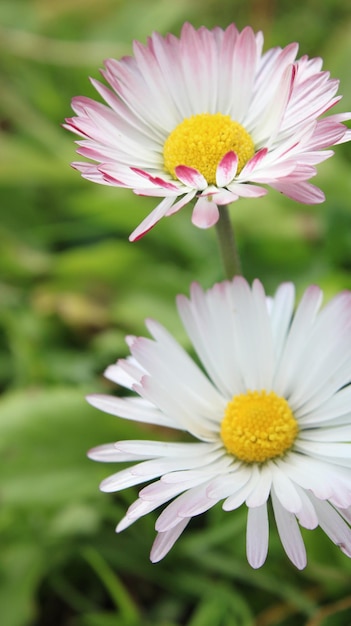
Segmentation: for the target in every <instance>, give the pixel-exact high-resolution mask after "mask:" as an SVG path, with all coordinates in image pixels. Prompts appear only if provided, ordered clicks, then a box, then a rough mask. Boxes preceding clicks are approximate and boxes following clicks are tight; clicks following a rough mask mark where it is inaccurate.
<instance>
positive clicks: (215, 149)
mask: <svg viewBox="0 0 351 626" xmlns="http://www.w3.org/2000/svg"><path fill="white" fill-rule="evenodd" d="M227 152H235V153H236V154H237V156H238V170H237V173H239V172H240V171H241V170H242V169H243V167H244V165H245V163H247V161H248V160H249V159H250V158H251V157H252V156H253V155H254V153H255V146H254V142H253V141H252V138H251V136H250V135H249V133H248V132H247V131H246V130H245V128H243V127H242V126H241V124H239V123H238V122H233V120H232V119H231V118H230V116H229V115H222V113H214V114H211V113H200V114H199V115H192V116H191V117H188V118H185V119H184V120H183V121H182V122H181V123H180V124H178V126H176V128H175V129H174V130H172V132H171V133H170V135H168V137H167V139H166V141H165V144H164V147H163V158H164V166H165V169H166V170H167V172H169V173H170V174H171V175H172V176H173V178H177V175H176V173H175V168H176V167H177V166H178V165H186V166H187V167H193V168H195V169H196V170H198V171H199V172H200V173H201V174H202V175H203V176H204V177H205V178H206V180H207V182H208V184H210V185H213V184H215V183H216V170H217V166H218V164H219V162H220V161H221V159H222V158H223V157H224V155H225V154H227Z"/></svg>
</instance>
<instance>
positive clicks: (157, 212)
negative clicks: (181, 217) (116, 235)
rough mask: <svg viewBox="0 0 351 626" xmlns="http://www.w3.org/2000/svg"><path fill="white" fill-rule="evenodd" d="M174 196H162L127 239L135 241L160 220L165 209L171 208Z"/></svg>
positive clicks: (164, 213) (165, 211)
mask: <svg viewBox="0 0 351 626" xmlns="http://www.w3.org/2000/svg"><path fill="white" fill-rule="evenodd" d="M173 201H174V198H173V197H171V198H164V199H163V200H162V202H161V203H160V204H159V205H158V206H157V207H156V209H154V210H153V211H151V213H150V214H149V215H148V216H147V217H146V218H145V219H144V220H143V221H142V222H141V224H139V226H138V227H137V228H136V229H135V230H134V231H133V232H132V234H131V235H130V236H129V241H137V240H138V239H140V238H141V237H143V236H144V235H146V233H148V232H149V230H151V228H153V226H155V224H157V222H159V221H160V219H161V218H162V217H164V216H165V215H166V213H167V211H168V210H169V209H170V208H171V206H172V204H173Z"/></svg>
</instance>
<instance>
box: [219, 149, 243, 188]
mask: <svg viewBox="0 0 351 626" xmlns="http://www.w3.org/2000/svg"><path fill="white" fill-rule="evenodd" d="M237 169H238V155H237V154H235V152H227V154H225V155H224V157H223V158H222V159H221V161H220V162H219V164H218V167H217V171H216V185H217V187H226V186H227V185H228V184H229V183H230V182H231V181H232V180H233V178H234V176H235V174H236V171H237Z"/></svg>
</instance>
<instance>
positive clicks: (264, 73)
mask: <svg viewBox="0 0 351 626" xmlns="http://www.w3.org/2000/svg"><path fill="white" fill-rule="evenodd" d="M262 46H263V36H262V33H261V32H259V33H257V34H255V33H254V32H253V30H252V29H251V28H250V27H247V28H245V29H244V30H243V31H242V32H239V31H238V30H237V28H236V27H235V25H234V24H231V25H230V26H229V27H228V28H227V29H226V30H222V29H221V28H214V29H213V30H208V29H207V28H204V27H202V28H200V29H199V30H195V29H194V28H193V27H192V26H191V25H190V24H185V25H184V26H183V29H182V31H181V35H180V37H179V39H178V38H177V37H175V36H173V35H167V36H166V37H162V36H161V35H160V34H158V33H154V34H153V35H152V36H151V37H150V38H149V39H148V42H147V44H146V45H142V44H141V43H139V42H135V43H134V56H132V57H130V56H128V57H124V58H122V59H121V60H120V61H116V60H114V59H108V60H107V61H106V63H105V69H104V70H103V71H102V74H103V76H104V78H105V80H106V81H107V83H109V85H110V86H111V89H108V88H107V87H106V86H105V85H103V84H101V83H100V82H98V81H96V80H92V83H93V85H94V86H95V88H96V89H97V91H98V92H99V93H100V95H101V96H102V98H103V99H104V100H105V102H106V103H107V105H105V104H101V103H98V102H96V101H95V100H92V99H90V98H85V97H77V98H74V99H73V102H72V108H73V110H74V112H75V113H76V117H72V118H69V119H67V120H66V124H65V127H66V128H68V129H69V130H71V131H73V132H74V133H76V134H78V135H79V136H80V137H83V140H82V141H78V145H79V148H78V150H77V152H78V154H80V155H82V156H84V157H86V158H88V159H90V160H91V162H78V163H73V164H72V165H73V167H75V168H76V169H77V170H79V171H80V172H81V174H82V176H83V177H85V178H87V179H89V180H92V181H93V182H97V183H102V184H106V185H113V186H117V187H127V188H130V189H133V191H134V192H135V193H136V194H139V195H146V196H156V197H160V198H162V200H161V202H160V204H158V206H157V207H156V208H155V209H154V210H153V211H152V212H151V213H150V215H148V217H146V219H145V220H144V221H143V222H142V223H141V224H140V225H139V226H138V227H137V228H136V229H135V230H134V232H133V233H132V235H131V236H130V240H131V241H133V240H136V239H138V238H140V237H142V236H143V235H144V234H145V233H146V232H147V231H149V230H150V229H151V228H152V227H153V226H154V225H155V224H156V223H157V222H158V221H159V220H160V219H161V218H162V217H164V216H168V215H172V214H173V213H175V212H176V211H179V210H180V209H181V208H182V207H184V206H185V205H186V204H188V203H189V202H191V201H192V200H195V205H194V209H193V214H192V221H193V223H194V224H195V225H196V226H198V227H200V228H208V227H210V226H212V225H214V224H215V223H216V222H217V220H218V218H219V209H218V207H219V206H220V205H227V204H230V203H231V202H233V201H235V200H237V199H238V198H240V197H252V198H255V197H256V198H257V197H259V196H262V195H264V194H265V193H266V189H265V188H264V187H262V185H269V186H270V187H274V188H275V189H277V190H278V191H280V192H281V193H283V194H285V195H286V196H289V197H290V198H293V199H294V200H297V201H298V202H303V203H307V204H315V203H319V202H323V200H324V194H323V193H322V191H321V190H320V189H318V188H317V187H315V186H314V185H311V184H310V183H309V182H307V181H308V180H309V179H310V178H311V177H312V176H314V175H315V173H316V169H315V166H316V164H317V163H320V162H321V161H323V160H325V159H327V158H328V157H330V156H331V155H332V154H333V152H332V151H331V150H324V148H328V147H330V146H332V145H334V144H338V143H341V142H343V141H347V140H349V139H350V136H351V135H350V132H351V131H348V130H347V128H346V127H345V126H344V124H343V123H342V122H343V121H345V120H347V119H350V114H347V113H345V114H335V115H330V116H328V117H321V116H322V115H323V114H324V113H326V111H328V110H329V109H331V108H332V107H333V106H334V105H335V104H337V102H338V101H339V100H340V98H341V96H336V92H337V89H338V81H337V80H334V79H331V78H330V76H329V73H328V72H325V71H322V69H321V68H322V60H321V59H319V58H315V59H309V58H308V57H307V56H303V57H302V58H301V59H299V60H296V54H297V50H298V45H297V44H296V43H292V44H290V45H288V46H286V47H285V48H283V49H282V48H278V47H277V48H273V49H271V50H268V51H267V52H265V53H263V52H262ZM94 162H95V163H94Z"/></svg>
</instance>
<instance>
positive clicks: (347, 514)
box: [89, 277, 351, 568]
mask: <svg viewBox="0 0 351 626" xmlns="http://www.w3.org/2000/svg"><path fill="white" fill-rule="evenodd" d="M294 299H295V297H294V287H293V285H292V284H290V283H286V284H282V285H281V286H280V287H279V289H278V290H277V292H276V294H275V296H274V297H273V298H267V297H266V295H265V292H264V289H263V287H262V285H261V283H260V282H259V281H255V282H254V283H253V286H252V288H250V286H249V285H248V284H247V282H246V281H245V280H244V279H243V278H242V277H236V278H234V280H233V281H231V282H228V281H226V282H222V283H220V284H217V285H215V286H214V287H213V288H212V289H210V290H209V291H207V292H205V291H203V290H202V288H201V287H200V286H199V285H197V284H194V285H193V286H192V288H191V297H190V299H187V298H186V297H184V296H179V297H178V308H179V313H180V316H181V319H182V321H183V324H184V326H185V329H186V331H187V333H188V335H189V338H190V340H191V342H192V344H193V347H194V349H195V351H196V353H197V355H198V357H199V359H200V361H201V363H202V366H203V369H200V367H199V366H198V365H197V364H196V363H195V362H194V361H193V360H192V359H191V358H190V356H189V355H188V354H187V353H186V352H185V351H184V349H183V348H182V347H181V346H180V345H179V344H178V343H177V341H176V340H175V339H174V338H173V337H172V336H171V335H170V334H169V333H168V332H167V331H166V330H165V328H164V327H163V326H161V325H160V324H158V323H157V322H155V321H152V320H148V322H147V328H148V330H149V332H150V333H151V335H152V337H153V339H146V338H143V337H138V338H135V337H129V338H128V345H129V346H130V351H131V356H130V357H128V358H127V359H125V360H119V361H118V362H117V364H115V365H112V366H110V367H108V369H107V371H106V376H107V378H109V379H111V380H113V381H114V382H116V383H117V384H119V385H122V386H123V387H126V388H128V389H132V390H133V391H135V392H136V393H137V394H139V397H124V398H116V397H110V396H108V395H93V396H90V397H89V402H90V403H91V404H92V405H93V406H95V407H97V408H99V409H101V410H103V411H106V412H107V413H111V414H112V415H118V416H120V417H123V418H126V419H130V420H137V421H140V422H146V423H149V424H156V425H158V426H166V427H168V428H174V429H178V430H181V431H185V432H187V433H190V435H191V436H192V437H193V439H194V441H193V442H190V443H180V442H174V441H171V442H169V443H164V442H160V441H143V440H142V441H120V442H117V443H114V444H113V443H111V444H107V445H103V446H99V447H97V448H95V449H93V450H91V451H90V453H89V456H90V458H92V459H94V460H97V461H105V462H119V461H123V462H125V461H131V462H135V461H142V462H141V463H139V464H134V465H132V466H131V467H130V468H128V469H123V470H122V471H119V472H117V473H116V474H114V475H113V476H110V477H109V478H107V479H106V480H104V481H103V482H102V484H101V489H102V491H106V492H115V491H119V490H121V489H125V488H126V487H131V486H133V485H138V484H140V483H148V484H147V486H144V487H143V488H142V489H141V491H140V492H139V498H138V499H137V500H136V501H135V502H134V503H133V504H132V505H131V507H130V508H129V510H128V511H127V513H126V516H125V517H124V518H123V519H122V520H121V522H120V523H119V524H118V526H117V529H116V530H117V532H119V531H121V530H124V529H125V528H127V526H129V525H130V524H132V523H133V522H135V521H136V520H138V519H139V518H140V517H142V516H143V515H146V514H147V513H149V512H150V511H153V510H155V509H157V508H158V507H161V506H162V505H165V504H166V503H168V504H167V506H166V507H165V508H164V509H163V511H162V512H161V514H160V516H159V517H158V519H157V522H156V530H157V532H158V535H157V537H156V540H155V542H154V545H153V548H152V551H151V560H152V561H154V562H156V561H159V560H160V559H162V558H163V557H164V556H165V555H166V554H167V552H168V551H169V550H170V549H171V547H172V546H173V544H174V542H175V541H176V540H177V539H178V537H179V536H180V534H181V533H182V531H183V530H184V528H185V527H186V525H187V524H188V522H189V520H190V519H191V518H192V517H193V516H195V515H199V514H200V513H204V512H205V511H207V510H208V509H210V508H211V507H213V506H214V505H216V504H217V503H218V502H220V501H223V504H222V506H223V509H224V510H225V511H232V510H234V509H236V508H238V507H240V506H241V505H243V504H244V503H245V504H246V507H247V511H248V517H247V533H246V546H247V558H248V561H249V563H250V564H251V565H252V567H254V568H257V567H260V566H261V565H262V564H263V563H264V561H265V559H266V555H267V550H268V535H269V529H268V514H267V505H268V503H269V502H271V504H272V507H273V512H274V517H275V521H276V525H277V528H278V533H279V536H280V539H281V542H282V544H283V547H284V549H285V552H286V554H287V555H288V557H289V558H290V559H291V561H292V562H293V563H294V564H295V565H296V567H298V568H303V567H305V565H306V552H305V546H304V542H303V540H302V537H301V533H300V529H299V524H300V525H301V526H302V527H304V528H308V529H313V528H315V527H316V526H318V525H319V526H320V527H321V528H322V529H323V530H324V532H325V533H326V534H327V535H328V536H329V537H330V539H331V540H332V541H333V542H334V543H335V544H336V545H337V546H339V547H340V549H341V550H342V551H343V552H344V553H345V554H346V555H347V556H349V557H350V556H351V529H350V523H351V464H350V459H351V444H350V441H351V384H350V381H351V292H343V293H341V294H339V295H338V296H336V297H335V298H334V299H333V300H332V301H331V302H329V304H327V305H326V306H325V307H324V308H323V309H322V310H320V307H321V302H322V292H321V290H320V289H319V288H318V287H315V286H312V287H309V288H308V289H307V290H306V292H305V293H304V295H303V297H302V300H301V302H300V304H299V305H298V307H297V310H296V312H295V314H294V313H293V308H294ZM169 502H170V503H169Z"/></svg>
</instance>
